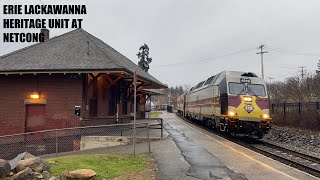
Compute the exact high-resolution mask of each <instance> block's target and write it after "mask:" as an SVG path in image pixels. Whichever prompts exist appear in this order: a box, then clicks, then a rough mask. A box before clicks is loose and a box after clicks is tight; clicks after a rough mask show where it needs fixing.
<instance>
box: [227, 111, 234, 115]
mask: <svg viewBox="0 0 320 180" xmlns="http://www.w3.org/2000/svg"><path fill="white" fill-rule="evenodd" d="M228 115H229V116H235V115H236V113H235V112H232V111H230V112H229V113H228Z"/></svg>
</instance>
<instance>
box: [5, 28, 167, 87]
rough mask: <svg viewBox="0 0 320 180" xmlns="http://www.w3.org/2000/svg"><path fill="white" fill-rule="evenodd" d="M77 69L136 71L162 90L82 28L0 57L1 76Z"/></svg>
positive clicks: (162, 85) (123, 57) (154, 81)
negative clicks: (3, 74) (14, 73)
mask: <svg viewBox="0 0 320 180" xmlns="http://www.w3.org/2000/svg"><path fill="white" fill-rule="evenodd" d="M88 42H89V47H88ZM88 49H89V54H88ZM79 70H125V71H128V72H129V73H133V72H134V71H136V72H137V75H138V76H139V77H141V78H143V79H145V80H149V81H151V82H153V83H156V84H157V85H158V86H161V87H165V85H164V84H162V83H161V82H160V81H158V80H157V79H156V78H154V77H153V76H151V75H150V74H149V73H147V72H145V71H143V70H142V69H141V68H140V67H138V66H137V65H136V64H135V63H133V62H132V61H131V60H129V59H128V58H126V57H125V56H124V55H122V54H121V53H119V52H118V51H116V50H115V49H113V48H112V47H110V46H109V45H107V44H106V43H104V42H103V41H101V40H100V39H98V38H96V37H95V36H93V35H91V34H90V33H88V32H86V31H85V30H83V29H76V30H73V31H70V32H68V33H65V34H62V35H60V36H57V37H54V38H51V39H49V40H47V41H45V42H43V43H37V44H34V45H31V46H28V47H26V48H22V49H20V50H17V51H14V52H12V53H9V54H6V55H3V56H1V57H0V72H2V73H5V72H20V73H21V72H28V71H32V72H37V71H39V72H41V71H49V72H50V71H79Z"/></svg>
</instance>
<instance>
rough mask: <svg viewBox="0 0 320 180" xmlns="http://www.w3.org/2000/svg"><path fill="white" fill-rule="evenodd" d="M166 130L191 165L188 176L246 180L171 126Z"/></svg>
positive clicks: (167, 126) (166, 127) (166, 126)
mask: <svg viewBox="0 0 320 180" xmlns="http://www.w3.org/2000/svg"><path fill="white" fill-rule="evenodd" d="M165 129H166V131H167V132H168V133H169V136H170V137H171V138H172V140H173V141H174V142H175V143H176V145H177V147H178V148H179V150H180V151H181V154H182V155H183V157H184V159H185V160H186V161H187V162H188V163H189V164H190V168H189V170H188V173H187V175H188V176H192V177H195V178H198V179H239V180H241V179H246V178H245V177H244V175H242V174H237V173H234V172H233V171H231V170H230V169H229V168H227V167H226V166H225V165H224V164H223V163H222V162H221V161H220V160H219V159H218V158H217V157H215V156H213V155H212V154H211V153H209V152H208V150H207V149H205V148H203V147H202V146H201V145H199V144H197V143H195V142H194V141H193V140H192V139H190V138H188V137H187V136H186V135H185V134H184V133H181V132H179V131H178V130H176V129H173V128H172V127H171V126H170V125H169V124H166V125H165Z"/></svg>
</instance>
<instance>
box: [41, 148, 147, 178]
mask: <svg viewBox="0 0 320 180" xmlns="http://www.w3.org/2000/svg"><path fill="white" fill-rule="evenodd" d="M46 161H47V162H49V163H50V162H54V164H53V165H52V166H51V168H50V172H51V173H52V174H54V175H57V176H59V175H61V173H62V172H63V171H65V170H69V171H71V170H76V169H92V170H94V171H95V172H96V173H97V177H96V179H104V178H105V179H114V178H115V177H118V176H120V175H122V174H124V173H128V172H129V173H131V172H139V171H142V170H143V169H144V168H145V167H146V166H147V165H148V162H147V161H148V156H147V155H143V154H139V155H136V156H134V155H128V154H81V155H71V156H63V157H58V158H49V159H46Z"/></svg>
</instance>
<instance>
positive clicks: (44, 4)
mask: <svg viewBox="0 0 320 180" xmlns="http://www.w3.org/2000/svg"><path fill="white" fill-rule="evenodd" d="M39 1H40V2H41V3H42V4H43V5H46V4H45V3H44V2H43V1H42V0H39ZM52 15H53V16H54V17H55V18H56V19H59V18H58V17H57V16H56V15H55V14H52Z"/></svg>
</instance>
